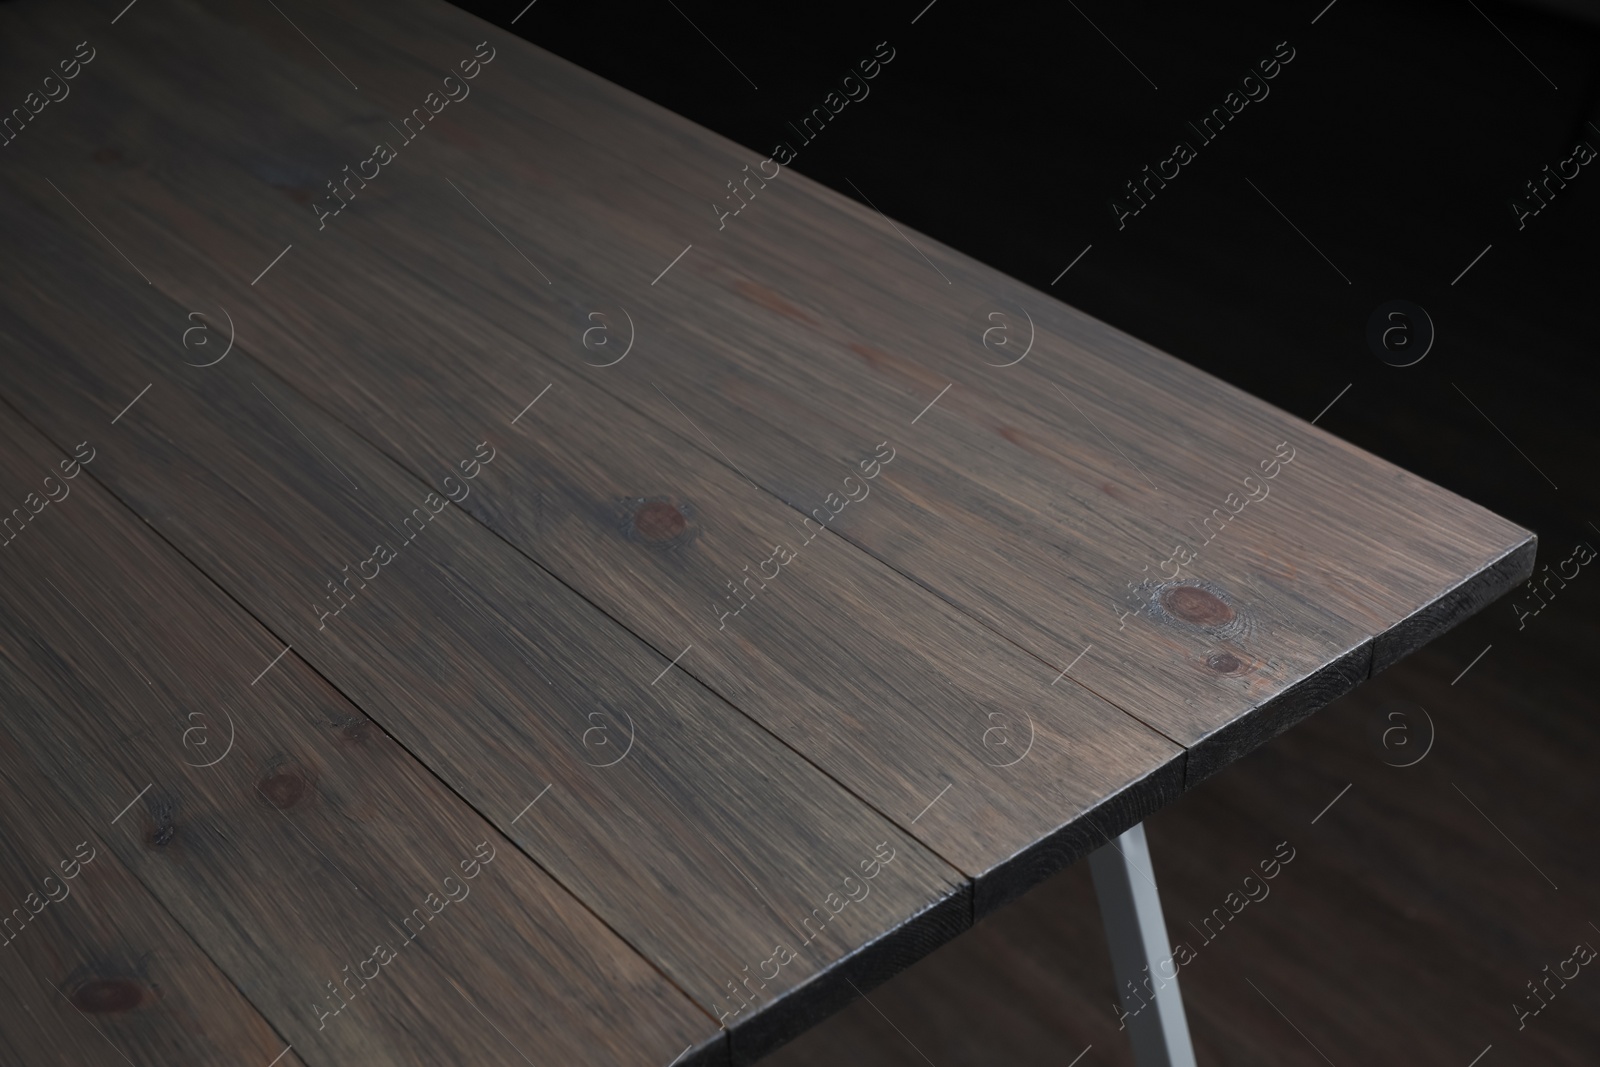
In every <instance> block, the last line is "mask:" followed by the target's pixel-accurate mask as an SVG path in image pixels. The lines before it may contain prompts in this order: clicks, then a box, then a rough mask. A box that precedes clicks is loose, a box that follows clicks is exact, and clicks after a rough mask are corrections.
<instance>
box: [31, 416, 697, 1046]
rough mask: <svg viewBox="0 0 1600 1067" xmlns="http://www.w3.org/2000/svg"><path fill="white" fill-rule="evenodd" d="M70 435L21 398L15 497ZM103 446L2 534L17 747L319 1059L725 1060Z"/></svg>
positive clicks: (671, 996) (629, 958)
mask: <svg viewBox="0 0 1600 1067" xmlns="http://www.w3.org/2000/svg"><path fill="white" fill-rule="evenodd" d="M104 444H105V442H104V441H102V446H103V445H104ZM91 447H93V446H91ZM70 455H71V454H70V453H62V452H60V451H59V450H56V449H53V448H51V447H49V446H48V445H47V444H46V442H45V441H44V440H43V439H42V438H41V437H40V436H39V435H38V434H37V433H36V432H35V431H34V430H33V429H32V428H30V427H28V426H26V425H25V424H24V423H23V422H22V420H21V419H19V418H18V417H17V416H16V415H15V414H14V413H12V412H11V411H10V409H9V408H0V471H3V472H4V473H3V474H0V491H4V492H5V494H6V497H5V498H6V499H12V498H17V499H22V498H23V497H24V494H25V493H27V492H28V491H29V486H30V484H31V483H32V482H34V481H36V480H38V477H42V476H43V475H42V473H40V472H47V471H51V470H55V469H56V467H57V466H58V465H59V464H60V462H62V461H63V460H70ZM105 458H106V456H105V453H104V452H103V451H98V450H97V454H96V455H95V456H94V459H93V460H92V461H91V462H90V463H88V464H85V465H83V466H81V467H80V468H79V469H78V473H77V475H76V477H74V478H72V479H71V480H69V481H66V482H61V481H60V480H59V479H58V481H57V485H58V486H62V485H64V486H65V487H66V488H67V492H66V493H65V496H64V498H63V499H61V500H60V501H59V502H56V503H52V504H50V505H48V506H47V507H46V508H45V509H44V510H43V511H42V512H41V513H40V514H39V515H37V516H36V517H35V518H34V520H33V521H32V522H31V523H30V524H29V526H28V527H27V528H25V529H24V530H23V531H22V532H21V534H20V535H19V536H17V537H16V538H15V540H13V541H11V542H9V543H8V544H7V545H6V546H5V549H4V551H0V576H3V580H4V582H5V588H6V590H7V596H6V598H5V600H4V602H3V603H0V640H3V642H4V647H5V657H4V660H3V662H0V695H3V699H4V703H5V706H6V707H8V708H13V709H16V710H17V712H18V714H17V717H16V719H15V722H14V724H13V725H11V726H10V730H11V733H12V735H14V737H15V741H14V743H13V745H12V751H13V753H14V754H18V755H20V756H22V757H23V758H19V759H16V760H14V761H13V762H16V763H23V762H25V761H27V762H31V763H33V764H34V765H36V766H38V767H40V768H41V769H42V770H44V772H45V773H46V774H47V775H48V777H49V778H50V779H51V780H52V781H56V782H59V783H61V784H62V787H63V788H64V790H65V791H66V792H67V793H68V794H69V796H70V797H71V798H72V799H71V800H70V801H69V802H68V804H67V807H68V809H69V810H74V811H76V812H77V813H78V814H79V815H80V816H81V817H82V818H83V819H84V820H86V821H88V820H93V821H94V823H95V829H96V832H97V838H96V840H98V841H101V842H103V844H102V846H101V847H102V850H103V851H109V852H110V853H111V854H112V855H113V856H114V857H115V859H114V860H113V861H112V862H114V863H121V864H126V866H127V868H128V869H129V870H131V871H133V872H134V873H135V874H136V875H137V876H138V877H139V878H140V879H141V880H142V881H143V882H144V883H145V884H146V885H148V886H149V887H150V890H151V892H152V893H153V894H155V895H156V896H157V897H158V898H159V899H160V900H161V901H162V902H163V903H164V904H165V905H166V907H167V908H168V910H169V911H170V912H171V914H172V915H173V916H175V917H176V918H177V920H178V922H179V923H181V924H182V926H183V928H184V929H185V930H187V931H188V932H189V934H190V935H192V936H193V937H194V938H195V940H196V941H197V942H198V943H199V944H200V945H201V946H202V947H203V948H204V949H205V951H206V952H207V953H208V954H209V955H210V956H211V957H212V958H213V959H215V960H216V961H217V962H218V965H220V966H221V967H223V968H224V970H225V971H226V973H227V974H228V975H230V976H231V977H232V978H233V980H234V981H236V982H237V983H238V984H239V986H240V988H241V989H243V990H245V991H246V992H247V993H248V995H249V996H250V997H251V998H252V1000H253V1001H254V1002H255V1003H256V1004H257V1005H258V1006H259V1007H260V1010H261V1011H263V1012H264V1013H265V1014H266V1015H267V1017H268V1018H269V1019H271V1021H272V1022H273V1024H274V1026H275V1027H276V1028H277V1030H278V1032H279V1033H282V1034H283V1035H284V1036H285V1038H286V1039H287V1041H288V1042H292V1043H293V1044H294V1046H295V1048H296V1049H297V1051H298V1052H299V1053H300V1054H301V1056H302V1058H303V1059H304V1060H305V1062H306V1063H308V1064H334V1063H345V1062H349V1061H350V1060H352V1059H357V1060H361V1061H362V1062H382V1063H394V1064H417V1065H421V1064H431V1063H438V1062H440V1061H441V1060H447V1061H456V1062H482V1063H496V1062H513V1061H515V1060H516V1058H517V1050H523V1051H525V1052H526V1053H527V1054H529V1055H538V1056H540V1057H541V1058H565V1059H572V1060H581V1061H582V1062H586V1063H587V1062H593V1063H614V1064H633V1063H638V1062H640V1061H641V1060H645V1061H648V1060H659V1061H660V1062H663V1063H665V1062H667V1061H668V1060H670V1059H671V1058H672V1057H673V1056H675V1055H677V1054H678V1053H680V1052H681V1051H683V1050H684V1048H685V1046H690V1045H695V1046H703V1047H702V1050H701V1053H700V1055H699V1057H698V1060H699V1061H700V1062H725V1059H726V1054H727V1050H726V1048H725V1047H724V1046H725V1042H723V1041H722V1040H721V1034H720V1032H719V1030H718V1028H717V1026H716V1024H715V1023H714V1021H713V1020H712V1019H711V1018H709V1017H708V1016H707V1015H706V1014H705V1013H704V1012H703V1011H701V1010H700V1009H697V1008H696V1007H694V1006H693V1005H692V1004H691V1003H690V1001H689V999H688V998H687V997H685V996H684V995H683V994H682V993H681V992H680V991H678V990H677V989H674V988H673V987H672V986H671V985H670V984H669V983H668V981H667V980H666V979H665V978H663V977H662V976H661V975H660V974H659V972H657V971H656V970H655V969H654V968H653V967H652V966H651V965H650V964H648V963H647V962H646V961H645V960H643V959H641V958H640V957H639V956H638V955H637V954H636V953H635V952H634V951H633V950H632V949H630V948H628V947H627V946H626V945H625V944H623V942H622V941H621V940H619V939H618V938H617V937H616V936H615V935H614V934H612V933H611V932H610V931H609V930H607V929H606V928H605V927H604V926H603V925H602V924H601V923H600V922H599V921H598V920H597V919H596V918H595V917H594V916H593V915H592V914H591V913H590V912H589V911H588V910H587V909H586V908H585V907H584V906H583V905H582V904H581V903H579V902H578V901H577V900H575V899H573V898H572V897H571V895H569V894H568V893H566V892H565V891H563V890H562V889H561V888H559V887H558V886H556V885H555V884H554V883H553V882H552V881H551V880H550V879H549V878H548V877H547V876H546V875H544V873H543V872H541V871H540V870H539V869H538V868H537V867H535V866H534V865H533V864H532V863H531V862H530V861H529V860H528V859H527V858H526V857H524V856H522V855H521V854H520V853H519V852H518V851H517V850H516V848H515V846H513V845H512V844H511V843H510V842H509V841H507V840H505V839H504V838H503V837H502V836H501V835H500V834H499V833H498V832H497V831H496V830H495V829H494V827H492V826H491V825H489V824H488V823H487V822H486V821H485V820H484V819H482V818H481V817H479V816H478V815H477V814H476V813H475V812H473V811H472V810H471V809H470V808H469V807H468V806H467V805H466V804H464V803H463V802H462V801H461V799H460V797H458V796H456V795H455V794H453V793H451V792H450V791H449V790H448V789H446V788H444V787H443V786H442V785H441V784H440V783H439V782H438V780H437V779H435V778H434V777H433V776H432V775H431V774H429V773H428V771H427V770H426V769H425V768H423V767H422V766H420V765H419V764H418V763H417V762H416V760H415V759H414V758H412V757H411V756H410V754H409V753H407V752H406V751H405V749H404V748H402V747H401V746H400V745H399V744H397V743H395V741H394V740H393V739H392V738H390V737H389V736H388V735H387V734H386V733H385V732H384V731H383V730H382V729H380V728H379V726H378V725H377V724H375V723H374V722H373V721H372V720H370V719H369V718H367V717H366V716H365V715H363V714H362V713H361V712H360V711H358V710H357V709H356V708H355V707H353V706H351V705H350V704H349V703H348V702H347V701H345V700H344V699H343V698H341V697H340V696H339V695H338V694H337V693H335V692H334V691H333V690H332V689H331V688H330V687H329V686H328V684H327V683H326V682H325V681H323V680H322V679H321V678H319V677H317V675H316V674H315V673H313V672H312V671H311V670H310V669H309V668H308V667H307V666H306V664H305V663H304V662H303V661H302V660H301V659H300V658H299V656H297V655H296V654H295V653H294V652H292V651H287V652H285V651H284V650H283V649H282V646H281V644H280V643H279V642H277V641H276V639H275V638H274V637H273V636H272V635H271V634H270V633H269V632H268V631H266V630H265V629H263V628H262V627H261V626H260V624H259V623H257V622H256V621H255V620H253V619H251V618H250V617H249V616H248V615H246V614H245V612H243V611H242V610H241V609H240V608H239V607H238V606H237V605H236V604H234V603H233V602H231V601H229V600H228V599H227V598H226V597H224V596H223V595H222V594H221V592H220V591H219V590H217V589H216V588H215V586H213V585H211V583H209V582H208V581H206V580H205V579H204V577H203V576H201V575H200V574H199V573H198V572H197V571H196V570H195V569H194V568H193V567H192V566H191V565H190V564H189V563H188V562H187V561H185V560H183V559H182V557H180V556H179V555H178V554H177V553H176V552H175V551H173V549H172V548H171V547H170V546H169V545H167V544H165V543H164V542H163V541H162V540H161V539H160V538H159V537H157V536H156V534H155V533H154V532H153V531H151V530H150V529H149V528H147V527H145V526H143V525H142V524H140V523H139V522H138V521H137V519H135V518H134V517H133V516H132V515H131V514H129V513H128V512H127V511H126V509H125V508H123V507H122V505H121V504H119V503H117V502H116V501H115V500H114V499H112V498H111V497H110V495H109V494H108V493H107V492H106V491H105V490H104V489H102V488H101V487H100V486H99V485H97V484H96V483H95V482H94V480H93V477H92V472H93V469H94V463H96V462H100V461H102V460H103V459H105ZM36 475H37V477H36ZM58 491H59V490H58ZM280 652H283V657H282V659H281V660H278V661H277V662H275V663H274V662H273V660H274V658H275V656H276V655H277V654H278V653H280ZM269 664H270V665H271V666H270V669H267V668H268V665H269ZM205 764H212V765H211V766H204V765H205ZM124 807H126V808H127V809H128V810H127V811H126V812H125V813H124V814H122V815H120V817H118V818H117V820H116V822H115V824H112V823H111V822H110V820H111V818H112V816H113V815H116V814H117V812H118V811H119V809H122V808H124ZM101 812H104V813H105V814H104V817H103V818H99V817H98V816H99V813H101ZM485 854H487V855H489V856H490V857H492V859H490V860H489V861H488V862H481V861H482V859H483V856H484V855H485ZM419 915H420V918H418V917H417V916H419ZM376 944H382V945H384V946H385V948H386V949H387V954H388V955H389V956H392V957H394V958H392V959H391V960H390V962H389V963H388V964H387V965H383V966H379V965H378V962H374V955H375V953H374V945H376ZM406 949H409V951H405V950H406ZM381 960H382V956H379V957H378V961H379V962H381ZM352 972H358V977H356V978H354V979H352V978H351V977H350V975H351V973H352ZM374 975H377V976H380V977H374ZM363 976H364V977H366V978H371V979H372V981H370V982H368V981H363V980H362V978H363ZM328 983H333V986H334V989H333V991H330V990H329V988H328ZM351 983H353V984H351ZM369 986H370V989H369ZM341 998H342V999H341ZM345 1000H348V1004H347V1005H346V1006H343V1007H341V1005H344V1004H345ZM610 1001H616V1002H620V1003H626V1004H627V1005H628V1013H629V1016H630V1017H631V1018H632V1019H633V1021H634V1022H633V1024H632V1025H626V1024H624V1022H623V1020H621V1019H619V1018H617V1017H616V1016H615V1015H614V1014H612V1013H610V1012H597V1011H596V1010H595V1007H594V1006H595V1005H596V1004H598V1003H605V1002H610ZM530 1004H532V1005H537V1010H533V1011H529V1010H528V1005H530ZM443 1006H448V1010H441V1009H442V1007H443ZM347 1013H348V1014H347ZM283 1044H284V1042H280V1043H279V1044H278V1046H277V1048H275V1049H273V1053H274V1054H275V1053H276V1052H277V1051H280V1050H281V1048H282V1047H283ZM236 1051H237V1050H233V1051H230V1055H233V1054H234V1053H235V1052H236ZM267 1059H270V1056H268V1057H265V1058H263V1059H262V1060H261V1062H262V1063H263V1064H264V1063H265V1062H266V1061H267ZM696 1059H697V1058H696V1057H690V1058H688V1060H687V1061H686V1062H696Z"/></svg>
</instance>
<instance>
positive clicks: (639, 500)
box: [622, 497, 695, 548]
mask: <svg viewBox="0 0 1600 1067" xmlns="http://www.w3.org/2000/svg"><path fill="white" fill-rule="evenodd" d="M622 512H623V521H622V532H623V534H624V535H625V536H626V537H628V539H629V540H632V541H639V542H642V543H644V544H647V545H649V546H651V547H652V548H671V547H672V546H673V545H679V544H682V543H683V542H685V541H687V540H689V539H690V538H691V537H693V536H694V535H695V527H694V522H693V519H694V509H693V508H692V507H690V506H689V505H688V504H687V503H684V502H683V501H681V500H676V499H673V498H671V497H651V498H645V497H635V498H634V499H632V500H627V501H624V502H623V508H622Z"/></svg>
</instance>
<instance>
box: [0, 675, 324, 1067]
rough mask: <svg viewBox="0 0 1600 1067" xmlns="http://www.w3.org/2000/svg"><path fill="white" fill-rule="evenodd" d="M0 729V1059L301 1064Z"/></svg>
mask: <svg viewBox="0 0 1600 1067" xmlns="http://www.w3.org/2000/svg"><path fill="white" fill-rule="evenodd" d="M11 695H12V694H10V693H9V692H8V693H6V697H7V699H6V702H5V706H6V709H7V715H6V717H5V721H4V724H3V725H0V809H3V810H4V811H5V812H7V818H6V821H5V823H4V824H0V908H3V909H4V911H3V912H0V942H3V944H0V984H3V988H4V994H3V995H4V996H5V998H6V1010H5V1011H3V1012H0V1057H3V1058H4V1062H6V1063H15V1064H28V1065H30V1067H32V1065H44V1064H62V1065H68V1064H70V1065H72V1067H81V1065H86V1064H87V1065H93V1067H113V1065H122V1064H129V1063H134V1064H151V1065H157V1064H159V1065H167V1064H194V1065H197V1067H198V1065H200V1064H215V1063H249V1064H257V1065H264V1064H266V1063H268V1062H269V1061H271V1060H272V1059H273V1058H274V1057H276V1056H278V1055H279V1054H280V1053H283V1058H282V1059H280V1060H278V1061H277V1062H278V1063H279V1064H289V1065H291V1067H298V1065H299V1064H301V1063H302V1062H303V1061H302V1060H301V1059H300V1058H299V1056H298V1054H297V1052H293V1051H286V1049H285V1046H286V1045H288V1041H286V1040H285V1039H284V1038H283V1037H282V1036H280V1034H281V1032H280V1031H275V1030H274V1029H273V1027H272V1026H271V1025H270V1024H269V1023H268V1022H267V1020H266V1019H264V1018H262V1016H261V1015H260V1014H259V1013H258V1012H257V1010H256V1008H255V1007H254V1006H252V1004H251V1003H250V1001H248V1000H246V999H245V997H244V995H243V994H241V993H240V991H239V989H238V988H237V987H236V986H235V985H234V984H233V983H232V982H230V981H229V980H228V976H227V975H225V974H223V973H222V972H221V971H220V970H218V969H217V967H216V965H215V964H213V963H212V962H211V960H209V959H208V958H207V957H206V954H205V953H204V952H203V951H202V950H201V949H200V948H199V947H198V946H197V945H196V944H195V943H194V942H193V941H192V940H191V939H190V938H189V936H188V934H186V933H185V932H184V930H183V928H182V927H181V926H180V924H179V922H178V921H175V917H174V916H173V915H172V914H171V913H170V912H169V911H168V910H167V909H165V908H164V907H163V906H162V903H161V902H160V901H159V900H158V899H157V898H156V897H154V896H153V895H151V893H150V892H148V891H147V890H146V889H145V887H144V886H142V885H140V884H139V880H138V879H137V878H136V877H135V876H134V874H133V873H132V872H130V871H129V869H128V868H127V867H125V866H124V865H123V864H122V862H121V860H119V859H118V857H117V855H116V854H115V852H114V851H113V850H112V849H110V848H108V847H107V844H106V839H107V838H108V837H111V836H114V835H115V832H116V827H115V826H114V825H112V824H111V820H112V818H113V817H114V816H115V815H116V814H117V811H116V809H115V808H110V809H107V810H103V811H102V810H99V809H94V810H90V809H89V808H87V807H86V806H85V805H84V804H83V803H82V798H81V797H75V796H72V795H70V794H68V793H65V792H63V790H62V789H61V788H60V783H59V782H58V781H56V780H53V779H52V778H50V777H48V776H46V775H43V774H40V773H39V772H38V770H37V769H36V768H34V767H33V766H32V765H31V764H30V763H29V762H28V759H27V757H26V755H25V754H24V753H23V751H22V749H21V747H20V746H19V745H18V744H17V743H16V742H15V740H14V739H13V736H12V731H14V730H15V729H16V728H17V727H16V723H17V720H18V705H17V704H16V703H15V702H14V701H13V700H12V699H10V697H11Z"/></svg>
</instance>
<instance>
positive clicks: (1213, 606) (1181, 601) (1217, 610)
mask: <svg viewBox="0 0 1600 1067" xmlns="http://www.w3.org/2000/svg"><path fill="white" fill-rule="evenodd" d="M1161 607H1162V608H1163V609H1165V611H1166V612H1167V614H1168V615H1171V616H1172V617H1173V618H1175V619H1182V620H1183V621H1184V622H1188V623H1193V624H1194V625H1196V626H1222V625H1224V624H1225V623H1229V622H1232V621H1233V609H1232V608H1231V607H1229V606H1228V605H1227V603H1226V602H1225V601H1224V600H1223V599H1222V598H1221V597H1219V596H1217V595H1216V594H1215V593H1213V592H1211V591H1210V590H1209V589H1202V588H1200V587H1199V586H1195V585H1175V586H1169V587H1168V588H1166V589H1163V590H1162V591H1161ZM1229 658H1230V659H1231V658H1232V657H1229Z"/></svg>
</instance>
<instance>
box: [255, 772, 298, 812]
mask: <svg viewBox="0 0 1600 1067" xmlns="http://www.w3.org/2000/svg"><path fill="white" fill-rule="evenodd" d="M256 788H258V789H260V790H261V792H262V794H263V795H264V796H265V797H266V798H267V801H268V802H269V803H270V804H271V805H272V806H273V807H275V808H292V807H294V806H295V805H296V804H297V803H299V802H300V800H301V798H303V797H304V796H305V795H306V793H307V792H308V791H309V790H310V788H311V787H310V784H309V783H308V782H307V781H306V780H305V779H304V778H302V777H300V775H298V774H295V773H294V772H293V771H278V772H276V773H274V774H271V775H268V776H267V777H266V778H263V779H262V780H261V781H259V782H257V783H256Z"/></svg>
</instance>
